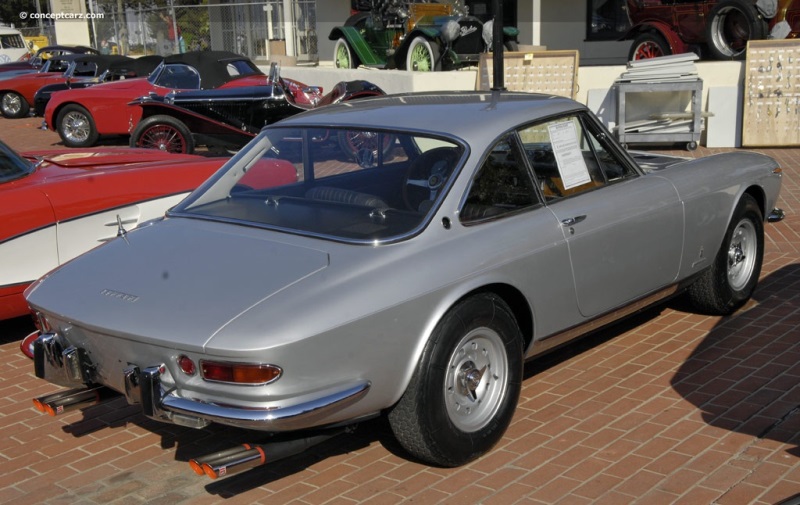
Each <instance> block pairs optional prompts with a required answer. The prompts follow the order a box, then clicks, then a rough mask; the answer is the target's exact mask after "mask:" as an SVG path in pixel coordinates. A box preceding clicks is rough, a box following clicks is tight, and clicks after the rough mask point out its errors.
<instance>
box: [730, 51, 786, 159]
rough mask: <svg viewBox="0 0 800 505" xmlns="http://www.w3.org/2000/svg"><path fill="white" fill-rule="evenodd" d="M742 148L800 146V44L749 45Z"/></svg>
mask: <svg viewBox="0 0 800 505" xmlns="http://www.w3.org/2000/svg"><path fill="white" fill-rule="evenodd" d="M742 145H744V146H749V147H755V146H796V145H800V40H796V39H784V40H751V41H750V42H748V43H747V60H746V62H745V80H744V108H743V114H742Z"/></svg>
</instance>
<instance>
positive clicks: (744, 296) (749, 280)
mask: <svg viewBox="0 0 800 505" xmlns="http://www.w3.org/2000/svg"><path fill="white" fill-rule="evenodd" d="M763 259H764V218H763V214H762V213H761V209H760V208H759V206H758V203H756V201H755V199H754V198H753V197H752V196H750V195H747V194H745V195H742V199H741V200H739V203H738V204H737V205H736V209H735V210H734V212H733V217H732V218H731V222H730V224H729V225H728V230H727V231H726V232H725V238H724V239H723V241H722V246H721V247H720V249H719V252H718V253H717V256H716V258H715V259H714V263H713V264H712V265H711V267H710V268H709V269H707V270H706V271H705V272H704V273H703V274H702V275H701V277H700V278H698V279H697V280H696V281H695V282H694V283H693V284H692V285H691V286H690V287H689V299H690V300H691V302H692V304H693V305H694V306H695V308H697V309H698V310H700V311H702V312H704V313H707V314H714V315H728V314H731V313H733V312H734V311H735V310H736V309H738V308H739V307H741V306H742V305H744V304H745V303H746V302H747V300H749V299H750V297H751V296H752V295H753V291H755V289H756V284H757V283H758V276H759V274H760V273H761V264H762V261H763Z"/></svg>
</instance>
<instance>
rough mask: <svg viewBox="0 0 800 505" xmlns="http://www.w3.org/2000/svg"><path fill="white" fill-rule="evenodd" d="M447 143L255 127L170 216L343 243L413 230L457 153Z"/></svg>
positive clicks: (445, 181) (435, 199)
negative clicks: (255, 132) (223, 167)
mask: <svg viewBox="0 0 800 505" xmlns="http://www.w3.org/2000/svg"><path fill="white" fill-rule="evenodd" d="M463 153H464V148H463V147H462V146H460V145H459V144H458V143H456V142H455V141H453V140H448V139H442V138H434V137H431V136H428V135H418V134H413V133H403V132H391V131H366V130H361V129H334V128H329V129H318V128H309V129H294V128H292V129H290V128H271V129H268V130H265V131H264V132H262V133H261V135H259V137H257V138H256V139H255V140H253V141H252V142H251V143H250V144H248V146H247V147H245V148H244V149H243V150H242V151H240V152H239V153H238V154H237V155H236V156H235V157H234V158H233V159H232V160H231V161H230V162H229V163H228V165H227V167H228V169H227V170H225V171H223V172H220V173H218V174H217V175H216V176H214V177H213V178H212V179H211V180H209V181H208V182H206V183H205V184H204V185H203V186H201V187H200V188H199V189H198V190H197V191H196V192H195V193H193V194H192V196H190V197H189V198H188V199H187V200H186V201H184V202H183V203H182V204H181V205H179V206H178V207H177V208H176V209H175V211H174V212H173V215H181V214H184V215H187V216H194V217H205V218H213V219H221V220H225V221H231V222H236V223H239V224H247V225H253V226H261V227H268V228H272V229H279V230H283V231H288V232H293V233H301V234H306V235H313V236H318V237H322V238H330V239H334V240H340V241H348V242H365V243H374V242H376V241H378V242H382V241H393V240H399V239H401V238H403V237H407V236H409V235H410V234H413V233H414V232H416V231H418V230H420V229H421V227H422V226H423V225H424V223H426V222H427V218H428V216H430V215H431V214H432V213H433V211H434V209H435V208H436V207H437V206H438V203H439V201H440V200H441V198H442V196H443V195H444V193H445V192H446V191H447V189H448V187H449V186H450V183H451V179H452V176H453V174H455V173H456V172H457V169H458V165H459V164H460V162H461V158H462V157H463Z"/></svg>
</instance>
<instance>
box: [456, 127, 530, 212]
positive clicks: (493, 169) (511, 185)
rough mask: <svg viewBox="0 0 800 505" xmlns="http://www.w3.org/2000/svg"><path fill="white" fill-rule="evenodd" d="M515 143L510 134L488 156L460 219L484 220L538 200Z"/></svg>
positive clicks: (476, 178) (472, 186) (523, 207)
mask: <svg viewBox="0 0 800 505" xmlns="http://www.w3.org/2000/svg"><path fill="white" fill-rule="evenodd" d="M515 146H516V142H515V139H514V137H513V135H508V136H506V137H504V138H503V139H502V140H500V141H499V142H498V143H496V144H495V145H494V146H493V147H492V149H491V150H490V151H489V153H488V154H487V155H486V158H485V159H484V161H483V164H482V165H481V168H480V170H479V171H478V173H477V175H476V176H475V179H474V180H473V181H472V185H471V186H470V190H469V193H468V194H467V198H466V200H465V202H464V205H463V206H462V208H461V212H460V219H461V222H463V223H473V222H477V221H482V220H485V219H489V218H493V217H497V216H501V215H504V214H508V213H511V212H513V211H517V210H520V209H525V208H529V207H531V206H533V205H535V204H537V203H538V199H537V197H536V192H535V191H534V187H533V181H532V180H531V176H530V174H529V173H528V170H527V168H526V166H525V163H524V161H523V159H522V157H521V156H520V154H519V150H518V149H517V148H516V147H515Z"/></svg>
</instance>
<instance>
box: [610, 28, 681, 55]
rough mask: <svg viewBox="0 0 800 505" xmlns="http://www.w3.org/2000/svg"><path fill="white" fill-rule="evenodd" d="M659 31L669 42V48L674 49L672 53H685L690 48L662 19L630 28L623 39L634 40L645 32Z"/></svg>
mask: <svg viewBox="0 0 800 505" xmlns="http://www.w3.org/2000/svg"><path fill="white" fill-rule="evenodd" d="M647 32H651V33H657V34H659V35H661V36H662V37H664V40H666V41H667V44H669V48H670V50H671V51H672V54H680V53H685V52H686V51H688V50H689V46H688V45H687V44H686V43H685V42H684V41H683V40H681V38H680V36H679V35H678V34H677V33H676V32H675V30H673V29H672V27H670V26H669V25H668V24H666V23H664V22H661V21H644V22H641V23H639V24H637V25H636V26H634V27H633V28H631V29H630V30H628V32H627V33H626V34H625V37H623V40H633V39H635V38H636V37H638V36H639V35H641V34H643V33H647Z"/></svg>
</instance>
